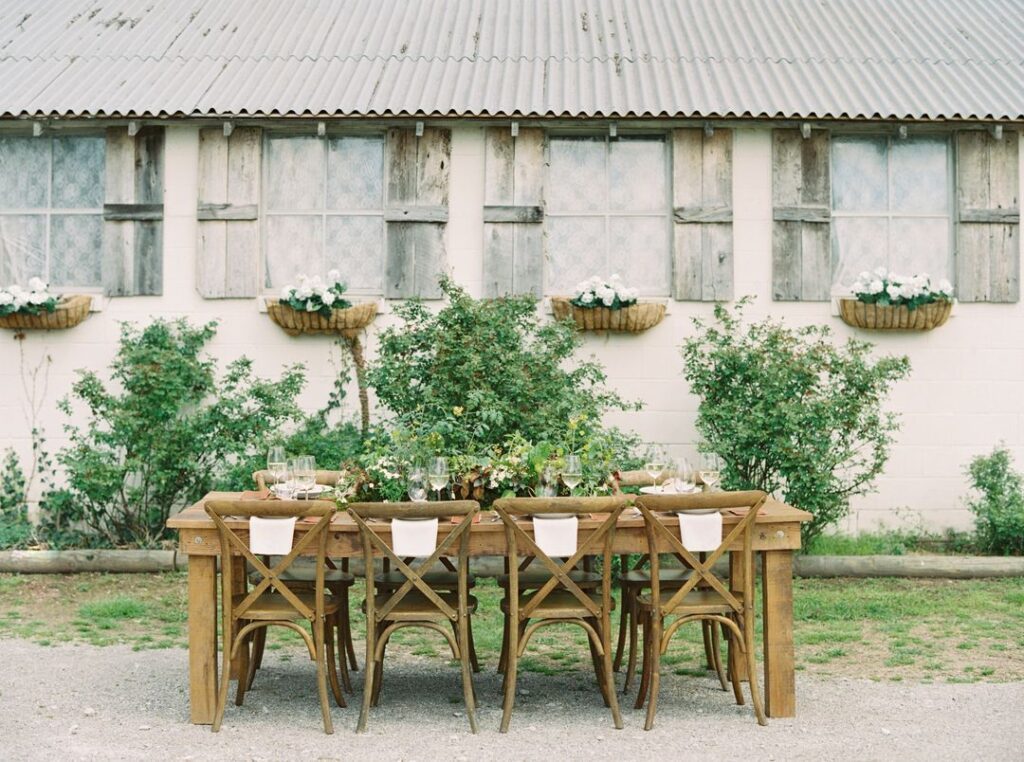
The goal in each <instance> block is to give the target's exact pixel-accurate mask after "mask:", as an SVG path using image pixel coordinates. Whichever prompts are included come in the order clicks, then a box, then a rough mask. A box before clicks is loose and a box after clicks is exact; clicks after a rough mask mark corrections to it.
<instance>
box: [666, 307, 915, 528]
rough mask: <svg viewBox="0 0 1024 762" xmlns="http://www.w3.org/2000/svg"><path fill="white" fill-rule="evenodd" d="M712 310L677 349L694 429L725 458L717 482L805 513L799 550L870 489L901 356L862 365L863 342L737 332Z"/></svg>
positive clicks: (866, 350) (722, 312) (757, 326)
mask: <svg viewBox="0 0 1024 762" xmlns="http://www.w3.org/2000/svg"><path fill="white" fill-rule="evenodd" d="M745 304H746V300H741V302H740V303H739V304H738V305H737V307H736V310H735V311H734V312H730V311H729V310H728V309H726V308H725V307H723V306H721V305H717V306H716V307H715V322H714V323H713V324H711V325H707V324H705V323H704V322H702V321H700V320H696V321H695V324H696V327H697V332H696V334H695V335H694V336H692V337H690V338H688V339H687V340H686V341H684V343H683V348H682V352H683V358H684V364H685V372H686V376H687V378H688V379H689V381H690V386H691V389H692V390H693V392H694V394H696V395H697V396H699V397H700V400H701V401H700V406H699V408H698V412H697V430H698V431H699V432H700V434H701V436H702V437H703V438H704V440H705V441H706V446H707V447H708V449H709V450H711V451H713V452H717V453H718V454H719V455H721V456H722V458H723V460H724V461H725V468H724V471H723V485H724V486H725V487H727V488H731V489H750V488H755V489H763V490H765V491H766V492H770V493H775V494H778V495H780V496H781V497H782V498H783V499H785V500H786V501H787V502H789V503H791V504H792V505H795V506H797V507H799V508H802V509H804V510H806V511H809V512H810V513H812V514H813V515H814V519H813V520H812V521H811V522H808V523H807V524H804V525H803V539H804V542H805V543H807V542H809V541H810V540H812V539H813V538H814V537H816V536H817V535H818V534H820V533H821V531H822V530H823V529H824V528H826V527H828V526H830V525H832V524H835V523H836V522H837V521H839V520H840V519H841V518H842V517H843V516H845V515H846V514H847V513H848V512H849V499H850V497H851V496H853V495H858V494H863V493H865V492H867V491H869V490H870V489H871V483H872V481H873V480H874V479H875V477H876V476H878V474H879V473H880V472H881V470H882V467H883V466H884V465H885V462H886V459H887V458H888V455H889V445H890V444H891V442H892V438H893V434H894V433H895V432H896V431H897V429H898V423H897V419H896V417H895V416H894V415H892V414H886V413H883V412H882V403H883V401H884V400H885V397H886V394H887V393H888V391H889V388H890V387H891V386H892V384H893V383H894V382H896V381H898V380H900V379H902V378H904V377H905V376H906V375H907V374H908V373H909V371H910V363H909V361H908V360H907V358H905V357H883V358H880V359H878V360H872V359H871V358H870V351H871V345H870V344H868V343H866V342H862V341H854V340H850V341H848V342H847V343H846V345H845V346H844V347H837V346H836V345H834V344H833V343H832V342H831V341H830V340H829V331H828V328H826V327H821V326H811V327H806V328H796V329H793V328H788V327H786V326H784V325H783V324H781V323H778V322H773V321H772V320H770V319H767V320H764V321H762V322H759V323H754V324H750V325H746V324H744V323H743V322H742V310H743V307H744V306H745Z"/></svg>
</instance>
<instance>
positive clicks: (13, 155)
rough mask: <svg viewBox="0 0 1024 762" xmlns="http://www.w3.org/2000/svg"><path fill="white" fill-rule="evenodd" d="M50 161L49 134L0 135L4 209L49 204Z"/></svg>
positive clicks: (0, 200)
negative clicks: (32, 136)
mask: <svg viewBox="0 0 1024 762" xmlns="http://www.w3.org/2000/svg"><path fill="white" fill-rule="evenodd" d="M49 163H50V141H48V140H46V139H45V138H29V137H24V138H23V137H0V209H41V208H43V207H45V206H46V185H47V181H48V180H49V177H50V171H49Z"/></svg>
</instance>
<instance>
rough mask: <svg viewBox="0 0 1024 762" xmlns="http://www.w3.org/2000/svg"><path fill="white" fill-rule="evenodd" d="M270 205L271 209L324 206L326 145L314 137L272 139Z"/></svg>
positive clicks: (269, 179) (269, 151)
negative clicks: (324, 148)
mask: <svg viewBox="0 0 1024 762" xmlns="http://www.w3.org/2000/svg"><path fill="white" fill-rule="evenodd" d="M268 142H269V149H268V154H269V169H268V172H267V184H268V186H269V187H268V188H267V205H268V208H269V209H272V210H294V211H308V210H317V209H323V204H324V169H323V160H324V154H323V146H322V145H321V142H320V139H319V138H315V137H288V138H282V137H276V138H271V139H270V140H269V141H268Z"/></svg>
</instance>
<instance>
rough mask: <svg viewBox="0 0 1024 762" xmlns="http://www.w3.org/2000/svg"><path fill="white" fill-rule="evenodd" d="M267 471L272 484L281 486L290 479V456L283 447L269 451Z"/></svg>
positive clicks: (272, 448)
mask: <svg viewBox="0 0 1024 762" xmlns="http://www.w3.org/2000/svg"><path fill="white" fill-rule="evenodd" d="M267 471H268V472H269V474H270V480H271V484H280V483H281V482H283V481H284V480H285V479H286V478H287V477H288V456H287V455H285V452H284V448H283V447H280V446H276V447H271V448H270V450H268V451H267Z"/></svg>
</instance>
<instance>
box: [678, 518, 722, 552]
mask: <svg viewBox="0 0 1024 762" xmlns="http://www.w3.org/2000/svg"><path fill="white" fill-rule="evenodd" d="M677 515H678V516H679V536H680V538H681V539H682V541H683V547H684V548H686V549H687V550H689V551H690V552H693V553H698V552H704V551H709V550H715V549H716V548H718V546H719V545H721V544H722V514H721V513H720V512H719V511H714V512H712V513H690V512H684V513H679V514H677Z"/></svg>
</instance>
